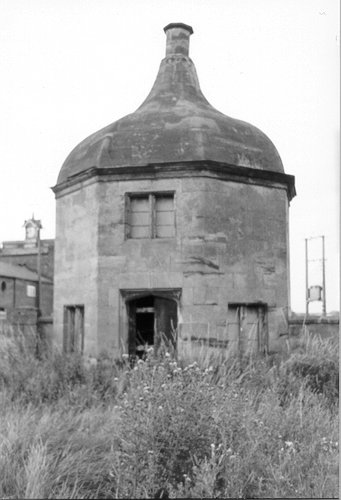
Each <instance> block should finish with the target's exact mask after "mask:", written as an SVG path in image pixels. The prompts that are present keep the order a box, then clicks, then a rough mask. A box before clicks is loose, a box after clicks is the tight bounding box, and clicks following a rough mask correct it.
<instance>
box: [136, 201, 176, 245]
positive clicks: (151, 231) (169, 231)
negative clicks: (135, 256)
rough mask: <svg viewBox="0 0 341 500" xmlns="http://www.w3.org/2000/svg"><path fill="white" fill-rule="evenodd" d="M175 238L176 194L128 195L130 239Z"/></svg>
mask: <svg viewBox="0 0 341 500" xmlns="http://www.w3.org/2000/svg"><path fill="white" fill-rule="evenodd" d="M173 236H175V211H174V193H147V194H129V195H127V237H128V238H172V237H173Z"/></svg>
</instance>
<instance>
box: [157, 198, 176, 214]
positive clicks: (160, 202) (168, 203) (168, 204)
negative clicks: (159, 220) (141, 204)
mask: <svg viewBox="0 0 341 500" xmlns="http://www.w3.org/2000/svg"><path fill="white" fill-rule="evenodd" d="M155 209H156V210H157V211H158V212H162V211H166V212H168V211H171V210H173V209H174V196H173V195H168V196H166V195H163V196H156V198H155Z"/></svg>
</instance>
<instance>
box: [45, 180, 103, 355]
mask: <svg viewBox="0 0 341 500" xmlns="http://www.w3.org/2000/svg"><path fill="white" fill-rule="evenodd" d="M98 188H99V186H98V184H94V183H91V184H90V185H88V186H86V187H84V188H83V189H77V190H74V191H72V190H71V191H69V192H67V193H65V194H67V196H61V197H60V198H59V199H58V201H57V206H56V239H55V274H54V313H53V321H54V342H55V343H56V344H57V345H58V346H59V347H61V346H62V343H63V316H64V306H66V305H79V304H81V305H84V308H85V338H86V349H87V350H88V351H89V352H94V353H97V306H98V304H97V301H98V285H99V283H98V253H97V247H98V220H99V218H98V210H99V200H98Z"/></svg>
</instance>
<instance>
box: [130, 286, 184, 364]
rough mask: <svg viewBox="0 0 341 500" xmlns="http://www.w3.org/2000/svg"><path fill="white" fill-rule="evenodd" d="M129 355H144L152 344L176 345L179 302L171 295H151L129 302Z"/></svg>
mask: <svg viewBox="0 0 341 500" xmlns="http://www.w3.org/2000/svg"><path fill="white" fill-rule="evenodd" d="M127 307H128V317H129V340H128V344H129V354H130V355H133V356H138V357H140V358H141V357H143V356H144V355H145V353H146V350H147V349H148V347H149V346H153V347H154V348H155V349H156V350H157V349H159V347H160V345H161V343H163V344H165V345H167V344H169V346H170V347H172V348H175V347H176V328H177V303H176V301H175V300H173V299H169V298H167V297H159V296H155V295H147V296H144V297H141V298H137V299H133V300H130V301H128V302H127Z"/></svg>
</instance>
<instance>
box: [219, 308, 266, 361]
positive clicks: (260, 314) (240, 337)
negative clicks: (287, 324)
mask: <svg viewBox="0 0 341 500" xmlns="http://www.w3.org/2000/svg"><path fill="white" fill-rule="evenodd" d="M266 318H267V315H266V305H265V304H229V307H228V342H229V345H230V347H231V349H232V350H234V351H235V352H239V353H240V354H252V353H256V352H267V349H268V334H267V333H268V332H267V321H266Z"/></svg>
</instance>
